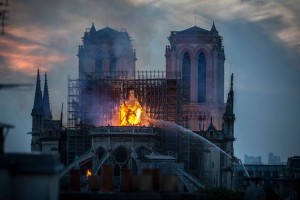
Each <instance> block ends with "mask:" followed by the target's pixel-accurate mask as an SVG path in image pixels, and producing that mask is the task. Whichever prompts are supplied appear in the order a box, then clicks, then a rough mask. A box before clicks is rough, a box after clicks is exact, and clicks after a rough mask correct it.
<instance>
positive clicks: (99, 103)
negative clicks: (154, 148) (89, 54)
mask: <svg viewBox="0 0 300 200" xmlns="http://www.w3.org/2000/svg"><path fill="white" fill-rule="evenodd" d="M104 74H105V76H103V74H101V76H99V75H98V74H86V78H85V79H84V80H79V79H76V80H71V79H69V81H68V152H67V154H68V155H67V156H68V163H70V162H73V160H74V158H75V156H80V155H81V154H83V153H84V152H85V151H87V150H88V149H89V148H90V143H91V141H90V138H89V134H88V133H89V129H90V128H91V127H95V126H108V125H112V121H113V117H114V116H116V114H117V113H116V111H117V109H116V108H117V107H119V105H120V101H121V100H122V99H127V98H128V94H127V91H128V88H130V87H133V88H134V90H135V95H136V98H137V99H138V101H139V103H140V104H141V106H142V107H143V108H144V110H145V112H146V113H147V114H148V116H149V117H151V118H153V119H157V120H164V121H169V122H174V123H176V124H179V125H181V124H182V86H181V77H180V74H179V73H176V76H172V77H175V78H173V79H166V74H165V72H164V71H137V72H135V79H127V77H126V74H127V73H124V72H114V73H104Z"/></svg>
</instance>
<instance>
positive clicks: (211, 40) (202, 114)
mask: <svg viewBox="0 0 300 200" xmlns="http://www.w3.org/2000/svg"><path fill="white" fill-rule="evenodd" d="M169 41H170V46H167V47H166V53H165V56H166V71H167V76H168V77H167V78H172V76H175V74H176V72H179V73H180V74H181V77H182V85H183V87H182V88H183V91H182V92H183V98H184V105H183V113H184V114H183V115H184V116H183V125H184V126H185V127H187V128H189V129H191V130H193V131H199V130H206V129H207V128H208V126H209V124H210V118H211V117H212V118H213V121H214V125H215V126H216V129H218V130H221V127H222V116H223V113H224V110H225V104H224V61H225V55H224V48H223V45H222V37H221V36H220V35H219V33H218V31H217V29H216V27H215V25H214V24H213V25H212V27H211V30H210V31H208V30H205V29H202V28H199V27H197V26H194V27H191V28H188V29H186V30H183V31H172V32H171V35H170V37H169Z"/></svg>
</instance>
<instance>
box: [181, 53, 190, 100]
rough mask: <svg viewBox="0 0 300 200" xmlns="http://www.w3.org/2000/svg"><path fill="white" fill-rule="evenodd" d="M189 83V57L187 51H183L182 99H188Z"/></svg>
mask: <svg viewBox="0 0 300 200" xmlns="http://www.w3.org/2000/svg"><path fill="white" fill-rule="evenodd" d="M190 83H191V58H190V54H189V53H188V52H185V53H184V55H183V58H182V89H183V99H184V101H186V102H188V101H190Z"/></svg>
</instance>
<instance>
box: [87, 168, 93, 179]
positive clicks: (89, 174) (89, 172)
mask: <svg viewBox="0 0 300 200" xmlns="http://www.w3.org/2000/svg"><path fill="white" fill-rule="evenodd" d="M89 176H92V171H91V170H89V169H88V170H86V177H89Z"/></svg>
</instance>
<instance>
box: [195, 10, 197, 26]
mask: <svg viewBox="0 0 300 200" xmlns="http://www.w3.org/2000/svg"><path fill="white" fill-rule="evenodd" d="M196 24H197V23H196V9H195V26H196Z"/></svg>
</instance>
